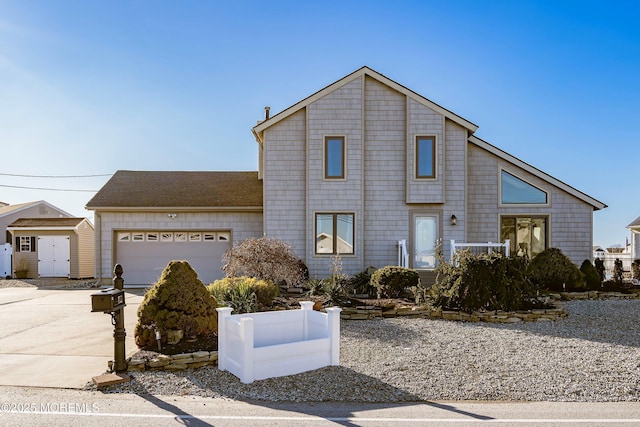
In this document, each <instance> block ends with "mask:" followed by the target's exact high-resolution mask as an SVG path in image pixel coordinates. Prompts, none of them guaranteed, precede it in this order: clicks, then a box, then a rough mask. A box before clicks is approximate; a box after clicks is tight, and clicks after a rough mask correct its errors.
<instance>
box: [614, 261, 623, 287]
mask: <svg viewBox="0 0 640 427" xmlns="http://www.w3.org/2000/svg"><path fill="white" fill-rule="evenodd" d="M623 277H624V268H623V266H622V260H621V259H620V258H616V259H615V260H614V261H613V281H614V282H618V283H622V278H623Z"/></svg>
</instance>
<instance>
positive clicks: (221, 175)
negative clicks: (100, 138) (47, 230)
mask: <svg viewBox="0 0 640 427" xmlns="http://www.w3.org/2000/svg"><path fill="white" fill-rule="evenodd" d="M162 207H168V208H178V207H187V208H190V207H195V208H198V207H200V208H205V207H207V208H209V207H262V181H261V180H259V179H258V172H179V171H178V172H176V171H160V172H158V171H126V170H120V171H117V172H116V173H115V174H114V175H113V176H112V177H111V179H109V181H107V183H106V184H105V185H104V186H103V187H102V188H101V189H100V191H98V193H97V194H96V195H95V196H94V197H93V198H92V199H91V200H90V201H89V202H88V203H87V208H88V209H99V208H162Z"/></svg>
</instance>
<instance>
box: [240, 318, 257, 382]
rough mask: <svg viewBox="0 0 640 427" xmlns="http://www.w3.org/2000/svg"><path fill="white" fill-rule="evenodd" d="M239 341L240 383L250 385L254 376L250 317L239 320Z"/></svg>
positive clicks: (251, 320)
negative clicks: (240, 347)
mask: <svg viewBox="0 0 640 427" xmlns="http://www.w3.org/2000/svg"><path fill="white" fill-rule="evenodd" d="M240 340H241V341H242V361H241V364H242V368H241V371H242V372H241V373H240V381H241V382H242V383H244V384H251V383H252V382H253V380H254V378H255V376H254V369H253V368H254V366H253V319H252V318H250V317H243V318H242V319H240Z"/></svg>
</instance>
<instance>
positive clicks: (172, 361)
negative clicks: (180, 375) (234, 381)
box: [127, 351, 218, 371]
mask: <svg viewBox="0 0 640 427" xmlns="http://www.w3.org/2000/svg"><path fill="white" fill-rule="evenodd" d="M217 364H218V352H217V351H197V352H195V353H182V354H174V355H173V356H168V355H166V354H158V355H157V356H154V357H153V358H148V357H143V358H140V359H134V358H129V359H127V369H128V370H129V371H184V370H185V369H189V368H200V367H202V366H207V365H217Z"/></svg>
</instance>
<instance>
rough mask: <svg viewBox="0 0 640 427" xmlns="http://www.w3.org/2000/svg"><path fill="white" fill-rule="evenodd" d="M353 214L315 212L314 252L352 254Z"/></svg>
mask: <svg viewBox="0 0 640 427" xmlns="http://www.w3.org/2000/svg"><path fill="white" fill-rule="evenodd" d="M353 220H354V215H353V214H350V213H322V214H320V213H318V214H316V249H315V253H316V254H327V255H336V254H348V255H352V254H353V233H354V228H353V223H354V221H353Z"/></svg>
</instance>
